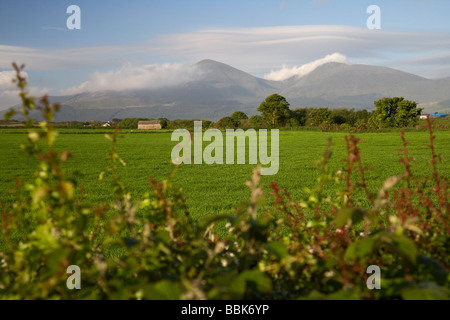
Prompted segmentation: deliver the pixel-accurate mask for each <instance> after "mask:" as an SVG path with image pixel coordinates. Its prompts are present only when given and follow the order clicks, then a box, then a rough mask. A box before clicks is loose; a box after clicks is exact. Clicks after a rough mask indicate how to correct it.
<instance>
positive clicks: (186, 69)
mask: <svg viewBox="0 0 450 320" xmlns="http://www.w3.org/2000/svg"><path fill="white" fill-rule="evenodd" d="M201 75H202V71H201V70H199V69H198V68H197V67H196V66H195V65H194V66H188V65H184V64H175V63H166V64H160V65H156V64H155V65H133V64H126V65H123V66H122V67H121V68H119V69H117V70H114V71H109V72H103V73H102V72H95V73H93V74H91V75H89V80H87V81H85V82H83V83H81V84H80V85H78V86H75V87H72V88H69V89H65V90H61V94H63V95H70V94H76V93H82V92H93V91H103V90H111V91H126V90H140V89H148V90H151V89H160V88H164V87H171V86H176V85H179V84H183V83H186V82H189V81H193V80H197V79H199V78H200V76H201Z"/></svg>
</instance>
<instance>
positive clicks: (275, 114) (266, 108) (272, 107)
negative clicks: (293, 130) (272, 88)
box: [258, 94, 291, 126]
mask: <svg viewBox="0 0 450 320" xmlns="http://www.w3.org/2000/svg"><path fill="white" fill-rule="evenodd" d="M258 111H259V112H261V113H262V116H263V118H264V120H265V121H266V122H267V124H269V125H272V126H275V125H280V124H284V123H285V122H286V121H287V120H289V118H290V116H291V112H290V110H289V103H288V102H287V101H286V98H284V97H282V96H280V95H279V94H273V95H271V96H269V97H267V98H266V100H265V101H264V102H263V103H261V105H260V106H259V107H258Z"/></svg>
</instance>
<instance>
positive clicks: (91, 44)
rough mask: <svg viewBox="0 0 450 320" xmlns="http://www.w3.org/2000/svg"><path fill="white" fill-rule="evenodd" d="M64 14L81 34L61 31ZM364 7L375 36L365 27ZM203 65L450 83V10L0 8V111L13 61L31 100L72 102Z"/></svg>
mask: <svg viewBox="0 0 450 320" xmlns="http://www.w3.org/2000/svg"><path fill="white" fill-rule="evenodd" d="M69 5H78V6H79V7H80V8H81V30H68V29H67V27H66V20H67V18H68V17H69V14H67V13H66V9H67V7H68V6H69ZM369 5H378V6H379V7H380V8H381V30H368V29H367V27H366V21H367V19H368V17H369V16H370V15H369V14H367V13H366V9H367V7H368V6H369ZM202 59H215V60H219V61H221V62H224V63H227V64H230V65H232V66H234V67H237V68H239V69H241V70H244V71H246V72H249V73H251V74H254V75H257V76H261V77H266V78H269V79H270V78H271V79H277V80H282V79H283V78H284V77H286V76H288V75H295V74H302V73H304V72H305V70H306V71H308V70H310V69H311V68H313V67H314V66H316V65H318V64H320V63H324V62H328V61H335V60H336V61H339V62H346V63H366V64H373V65H383V66H387V67H392V68H396V69H400V70H403V71H407V72H412V73H415V74H418V75H421V76H425V77H428V78H440V77H449V76H450V63H449V62H450V1H448V0H402V1H395V0H389V1H382V0H371V1H361V0H358V1H357V0H303V1H294V0H284V1H283V0H279V1H269V0H240V1H218V0H208V1H206V0H189V1H186V0H182V1H171V0H168V1H128V2H125V1H117V0H108V1H103V0H95V1H93V0H90V1H85V0H71V1H65V0H64V1H62V0H59V1H54V0H53V1H52V0H27V1H23V0H17V1H12V0H11V1H10V0H1V1H0V109H2V108H5V107H6V106H7V105H9V104H10V103H11V101H10V100H11V99H12V98H11V97H12V96H13V93H14V90H13V88H12V87H11V86H10V85H9V83H7V82H6V80H8V79H7V78H8V76H10V75H11V71H10V69H11V68H10V65H11V62H12V61H17V62H19V63H25V64H26V65H27V69H26V71H27V74H28V75H29V76H30V78H31V85H32V87H33V92H35V93H36V94H37V93H41V92H44V91H46V92H49V93H50V94H69V93H76V92H80V91H83V90H87V89H88V88H91V89H92V88H94V89H105V88H107V87H108V85H109V86H110V87H111V88H112V89H114V88H115V86H116V83H117V82H118V79H127V80H129V83H130V88H133V85H132V83H133V81H132V79H128V78H126V77H131V76H132V75H133V74H135V73H136V72H137V73H141V74H142V79H144V80H145V81H147V82H148V85H149V86H152V85H153V84H154V83H167V84H170V81H171V79H177V78H181V79H189V77H190V76H191V75H192V70H186V66H190V65H192V64H194V63H195V62H197V61H199V60H202ZM155 72H158V74H156V73H155ZM166 72H167V74H168V76H167V79H159V78H158V77H164V75H163V74H166ZM180 74H181V76H180ZM145 81H144V82H145ZM119 82H120V81H119ZM117 89H118V90H119V89H120V86H119V85H117Z"/></svg>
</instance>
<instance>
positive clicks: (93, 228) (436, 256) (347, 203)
mask: <svg viewBox="0 0 450 320" xmlns="http://www.w3.org/2000/svg"><path fill="white" fill-rule="evenodd" d="M14 68H15V70H16V72H17V79H16V81H17V84H18V87H19V88H20V90H21V93H20V96H21V99H22V103H23V108H22V110H21V111H22V114H23V116H24V118H25V123H26V125H27V127H28V128H29V129H28V142H27V144H25V145H23V146H22V147H23V149H24V151H25V152H26V153H28V155H29V156H30V157H34V158H36V159H37V161H38V166H37V168H36V171H35V177H34V181H33V182H32V183H27V184H24V183H22V182H21V181H16V191H15V196H16V200H15V202H14V204H13V205H11V206H8V207H6V206H2V205H0V212H1V217H2V218H1V235H0V298H1V299H448V297H449V280H450V279H449V276H448V268H449V266H450V261H449V255H448V253H449V250H450V249H449V246H448V244H449V233H450V229H449V218H448V208H449V206H448V198H449V197H448V196H449V183H448V179H447V178H446V177H443V176H442V175H440V173H439V172H438V169H437V163H438V162H439V161H440V157H439V155H437V154H436V151H435V149H434V143H433V142H434V139H435V137H434V136H433V132H432V127H431V123H430V122H429V123H428V125H429V131H430V155H431V156H430V158H431V161H430V165H431V166H432V168H433V174H432V175H431V176H430V177H428V178H426V179H419V178H416V177H415V176H414V175H413V174H412V171H411V166H412V162H413V159H411V157H410V156H409V154H408V148H407V147H408V143H407V140H406V137H405V135H404V134H403V133H402V140H403V149H402V150H400V161H401V162H402V164H403V165H404V168H405V171H404V173H402V174H400V175H398V176H395V177H391V178H389V179H388V180H387V181H386V182H385V183H384V184H383V186H381V189H380V191H379V193H378V194H371V193H370V192H369V191H368V189H367V187H366V182H365V167H364V165H363V163H362V159H361V153H360V150H359V148H358V143H359V142H360V141H359V140H358V139H357V138H356V137H354V136H352V135H351V136H348V137H347V138H346V142H347V150H348V155H347V159H345V162H344V164H345V166H344V168H342V169H341V170H339V171H338V172H332V171H331V170H329V167H328V163H329V160H330V158H331V154H332V151H331V144H330V147H329V148H328V149H327V150H326V151H325V153H324V156H323V158H322V159H320V160H319V161H318V162H317V165H318V173H319V174H318V183H317V187H316V188H315V189H313V190H310V191H309V194H308V196H307V197H306V198H305V199H300V200H295V199H292V198H291V196H290V194H289V192H288V191H287V190H285V189H282V188H280V187H279V186H278V185H277V183H276V182H275V183H273V184H272V186H271V189H272V195H273V197H270V199H271V198H273V199H274V200H273V201H269V197H266V195H264V193H263V191H262V188H261V187H260V184H259V183H260V169H259V168H256V169H255V170H254V173H253V175H252V177H251V180H250V181H248V182H247V185H248V187H249V193H250V194H251V196H250V199H249V201H248V202H247V203H243V204H242V205H241V206H239V207H238V208H236V213H235V214H234V215H218V214H215V213H214V212H211V214H210V215H209V216H207V217H206V218H203V219H200V220H194V219H192V218H191V217H190V215H189V208H188V207H187V206H186V198H185V196H184V195H183V192H182V190H178V189H176V188H174V187H173V185H172V178H173V175H172V176H170V177H168V179H167V180H164V181H161V182H159V181H155V180H153V179H151V178H150V179H149V181H150V185H151V189H150V192H148V194H146V195H145V196H144V197H143V198H142V199H133V198H132V197H131V194H130V192H129V191H128V188H127V186H126V185H125V184H124V183H123V181H122V180H121V178H120V176H119V173H118V170H117V169H118V166H121V165H126V164H125V162H124V161H123V160H122V159H121V158H120V155H119V154H118V153H117V150H116V141H117V139H118V137H119V131H120V129H116V131H115V132H114V133H113V134H108V135H106V138H107V139H109V140H111V149H110V152H109V154H108V159H109V163H110V167H109V168H108V169H106V170H105V171H104V172H101V173H99V174H100V178H103V177H105V176H106V175H110V176H111V177H112V181H113V185H112V186H111V192H113V193H114V194H115V198H116V201H115V202H114V203H108V204H105V203H98V204H97V205H95V206H92V205H87V204H85V203H84V201H83V196H82V195H83V192H80V194H81V195H80V196H76V195H75V194H76V192H75V190H76V189H77V188H79V187H80V186H79V185H78V184H77V177H76V176H71V174H70V173H67V172H65V170H64V162H65V161H66V160H67V159H68V158H69V157H70V152H69V151H64V152H61V153H58V152H56V151H55V150H54V148H53V145H54V142H55V139H56V138H57V131H56V130H55V128H54V127H53V125H52V120H53V115H54V113H55V112H57V111H58V109H59V106H58V105H50V104H49V102H48V100H47V98H46V97H43V98H42V99H40V100H39V101H37V100H36V99H35V98H32V97H30V96H29V95H28V93H27V92H26V86H27V82H26V80H25V78H23V77H22V76H21V70H22V69H23V66H22V67H20V68H19V67H17V66H16V65H14ZM36 108H39V109H41V111H42V114H43V116H44V118H45V121H42V122H40V123H39V126H40V128H41V130H39V129H35V128H33V121H32V120H30V119H28V113H29V111H30V110H33V109H36ZM176 169H177V167H174V173H173V174H176ZM327 184H335V186H336V190H338V191H337V192H336V195H335V196H334V197H329V196H324V192H322V191H323V189H324V187H325V185H327ZM360 190H362V191H363V192H364V193H365V195H366V199H365V200H364V201H365V202H368V203H370V209H368V210H365V209H362V208H364V207H365V206H363V205H362V203H360V202H358V201H356V200H355V199H354V197H353V195H354V194H355V193H356V192H359V191H360ZM219 221H226V229H227V231H228V232H227V235H226V236H224V237H219V236H218V235H217V234H216V232H215V225H216V224H217V223H218V222H219ZM112 248H113V249H112ZM73 265H75V266H78V267H79V268H80V270H81V290H69V289H68V287H67V285H66V284H67V279H68V276H69V275H68V274H67V268H68V267H69V266H73ZM369 266H378V267H379V268H380V270H381V289H380V290H369V289H368V287H367V283H366V280H367V277H369V274H367V272H366V271H367V268H368V267H369Z"/></svg>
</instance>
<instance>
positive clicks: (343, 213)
mask: <svg viewBox="0 0 450 320" xmlns="http://www.w3.org/2000/svg"><path fill="white" fill-rule="evenodd" d="M366 216H367V213H366V211H364V210H362V209H359V208H344V209H341V210H340V211H339V212H338V213H337V214H336V217H335V218H334V223H335V224H336V227H338V228H341V227H343V226H344V225H345V224H346V223H349V225H354V224H357V223H359V222H361V221H363V219H364V217H366Z"/></svg>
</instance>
